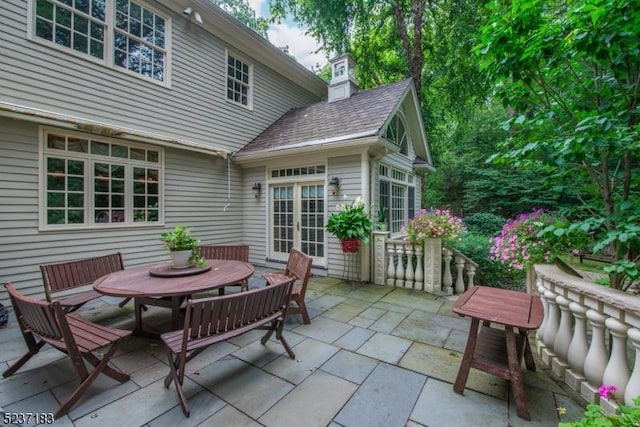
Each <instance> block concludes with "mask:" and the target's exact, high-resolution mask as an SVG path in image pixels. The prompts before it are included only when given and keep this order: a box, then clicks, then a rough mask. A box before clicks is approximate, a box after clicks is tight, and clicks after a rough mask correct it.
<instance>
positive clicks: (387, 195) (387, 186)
mask: <svg viewBox="0 0 640 427" xmlns="http://www.w3.org/2000/svg"><path fill="white" fill-rule="evenodd" d="M378 180H379V183H378V204H379V206H380V207H381V208H383V209H384V211H385V212H386V218H385V219H386V221H387V226H388V227H389V231H391V232H392V233H399V232H400V231H401V230H402V226H403V225H404V224H405V223H406V222H407V220H408V219H409V218H412V217H413V216H414V215H415V195H416V189H415V185H414V182H415V180H414V177H413V175H411V174H409V173H407V172H404V171H401V170H399V169H396V168H393V167H390V166H388V165H385V164H380V165H379V167H378Z"/></svg>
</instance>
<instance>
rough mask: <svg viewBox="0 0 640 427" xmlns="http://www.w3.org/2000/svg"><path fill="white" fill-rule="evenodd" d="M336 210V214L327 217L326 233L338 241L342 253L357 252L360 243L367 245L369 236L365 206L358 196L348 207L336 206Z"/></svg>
mask: <svg viewBox="0 0 640 427" xmlns="http://www.w3.org/2000/svg"><path fill="white" fill-rule="evenodd" d="M337 208H338V212H336V213H333V214H331V216H329V220H328V221H327V227H326V228H327V231H328V232H329V233H331V234H333V235H334V236H336V237H337V238H338V239H340V244H341V245H342V251H343V252H346V253H353V252H358V250H359V249H360V243H364V244H367V243H369V235H370V234H371V227H372V223H371V218H370V217H369V213H368V212H367V206H366V205H365V204H364V202H363V201H362V198H360V196H358V197H357V198H356V199H355V200H354V201H353V203H351V204H350V205H338V206H337Z"/></svg>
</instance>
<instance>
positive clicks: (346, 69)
mask: <svg viewBox="0 0 640 427" xmlns="http://www.w3.org/2000/svg"><path fill="white" fill-rule="evenodd" d="M329 64H330V65H331V81H330V82H329V102H333V101H338V100H340V99H346V98H349V97H350V96H351V95H353V94H354V93H356V92H357V91H358V86H357V85H356V63H355V62H354V61H353V59H351V57H350V56H349V54H347V53H343V54H340V55H338V56H336V57H335V58H333V59H330V60H329Z"/></svg>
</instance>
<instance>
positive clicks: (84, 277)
mask: <svg viewBox="0 0 640 427" xmlns="http://www.w3.org/2000/svg"><path fill="white" fill-rule="evenodd" d="M120 270H124V265H123V263H122V255H121V254H120V252H117V253H113V254H109V255H104V256H99V257H94V258H85V259H79V260H74V261H67V262H62V263H58V264H48V265H41V266H40V271H41V272H42V280H43V282H44V292H45V295H46V297H47V301H49V302H52V301H54V300H56V301H58V302H59V303H60V305H62V307H63V308H64V310H65V311H66V312H71V311H74V310H77V309H78V308H80V307H81V306H82V305H83V304H85V303H87V302H89V301H91V300H92V299H95V298H99V297H101V296H102V295H101V294H99V293H98V292H96V291H94V290H93V288H91V289H85V290H81V291H80V288H82V287H87V286H88V285H91V284H92V283H93V282H94V281H95V280H96V279H98V278H100V277H102V276H104V275H105V274H109V273H113V272H115V271H120ZM74 290H78V291H79V292H76V293H73V294H70V291H74ZM129 299H130V298H129ZM129 299H126V300H124V301H122V302H121V303H120V306H121V307H122V306H123V305H124V304H125V303H126V302H127V301H128V300H129Z"/></svg>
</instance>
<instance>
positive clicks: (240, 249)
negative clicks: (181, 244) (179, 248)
mask: <svg viewBox="0 0 640 427" xmlns="http://www.w3.org/2000/svg"><path fill="white" fill-rule="evenodd" d="M198 251H199V252H200V256H201V257H204V258H206V259H222V260H230V261H244V262H249V245H202V246H200V247H199V248H198Z"/></svg>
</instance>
